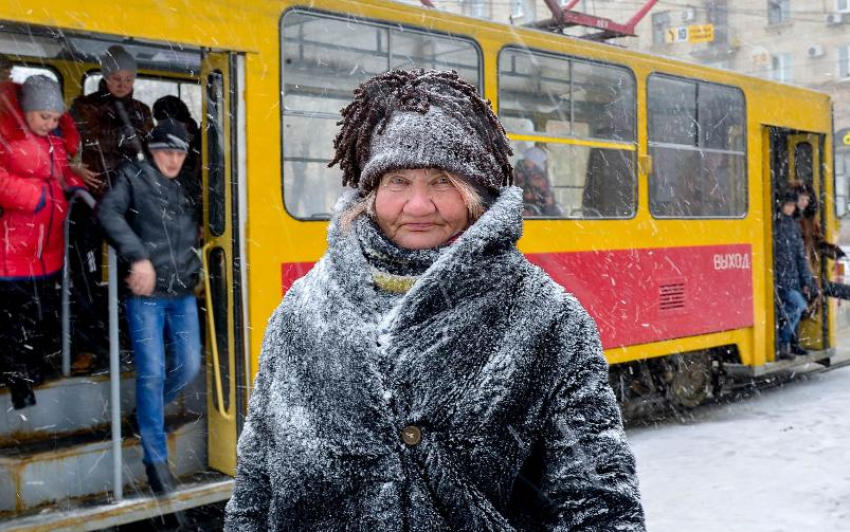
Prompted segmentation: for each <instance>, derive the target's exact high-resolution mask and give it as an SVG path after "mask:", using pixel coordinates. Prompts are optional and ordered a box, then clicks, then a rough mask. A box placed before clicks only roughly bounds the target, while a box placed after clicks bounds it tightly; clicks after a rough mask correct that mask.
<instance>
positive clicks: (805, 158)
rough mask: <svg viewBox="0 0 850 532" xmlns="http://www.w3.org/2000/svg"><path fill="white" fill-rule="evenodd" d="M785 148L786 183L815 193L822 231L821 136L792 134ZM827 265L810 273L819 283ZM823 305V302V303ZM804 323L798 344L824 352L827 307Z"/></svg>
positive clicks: (825, 274) (813, 313) (823, 263)
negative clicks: (795, 183)
mask: <svg viewBox="0 0 850 532" xmlns="http://www.w3.org/2000/svg"><path fill="white" fill-rule="evenodd" d="M787 146H788V180H789V181H802V182H804V183H806V184H807V185H810V186H811V187H812V188H813V189H814V191H815V198H814V199H815V200H817V203H818V207H819V208H818V213H817V215H816V216H817V219H818V222H819V223H820V225H821V227H825V224H824V220H823V214H824V205H822V202H821V201H820V198H821V197H822V194H821V193H822V191H823V176H822V166H821V157H822V156H821V146H822V144H821V135H817V134H814V133H793V134H789V135H788V138H787ZM826 266H827V264H826V261H825V260H822V261H820V268H819V269H820V270H821V271H816V272H812V273H813V274H814V275H815V276H816V277H818V278H820V279H826V278H827V271H826ZM824 301H825V299H824ZM811 310H813V311H814V312H812V313H810V314H809V316H808V318H807V319H804V320H802V321H801V322H800V329H799V334H800V343H801V345H802V346H803V347H806V348H808V349H816V350H820V349H825V348H826V347H828V346H827V345H825V342H824V338H826V335H825V329H824V327H825V319H824V317H825V316H826V312H827V307H826V305H825V304H822V305H818V306H817V307H816V308H813V309H811Z"/></svg>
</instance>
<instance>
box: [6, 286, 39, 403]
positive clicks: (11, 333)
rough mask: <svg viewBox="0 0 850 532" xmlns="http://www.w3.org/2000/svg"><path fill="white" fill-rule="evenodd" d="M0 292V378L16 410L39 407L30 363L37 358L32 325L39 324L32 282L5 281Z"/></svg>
mask: <svg viewBox="0 0 850 532" xmlns="http://www.w3.org/2000/svg"><path fill="white" fill-rule="evenodd" d="M0 284H2V288H0V327H2V331H0V376H2V379H3V382H4V384H6V386H8V387H9V392H10V395H11V399H12V406H13V407H14V408H15V409H21V408H26V407H27V406H30V405H34V404H35V394H34V393H33V383H32V381H31V380H30V376H29V369H28V364H27V359H28V358H31V357H32V356H34V353H33V350H32V346H31V345H29V344H28V342H29V340H28V338H27V328H28V323H30V322H32V321H34V320H35V314H36V312H35V309H36V308H37V307H36V305H35V301H34V298H33V297H32V283H31V282H30V281H4V282H2V283H0Z"/></svg>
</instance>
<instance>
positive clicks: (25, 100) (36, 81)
mask: <svg viewBox="0 0 850 532" xmlns="http://www.w3.org/2000/svg"><path fill="white" fill-rule="evenodd" d="M21 109H22V110H23V111H24V112H25V113H29V112H31V111H50V112H53V113H61V112H64V111H65V101H64V100H63V99H62V90H61V89H60V88H59V84H58V83H57V82H55V81H53V80H52V79H50V78H49V77H47V76H45V75H42V74H37V75H35V76H30V77H28V78H27V79H26V81H24V84H23V85H22V86H21Z"/></svg>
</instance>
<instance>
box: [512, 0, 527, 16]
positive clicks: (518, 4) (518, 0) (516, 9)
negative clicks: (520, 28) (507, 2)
mask: <svg viewBox="0 0 850 532" xmlns="http://www.w3.org/2000/svg"><path fill="white" fill-rule="evenodd" d="M523 15H525V7H524V6H523V0H511V18H522V17H523Z"/></svg>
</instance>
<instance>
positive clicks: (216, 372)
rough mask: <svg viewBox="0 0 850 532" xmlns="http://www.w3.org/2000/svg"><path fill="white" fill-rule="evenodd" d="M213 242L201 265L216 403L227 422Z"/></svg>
mask: <svg viewBox="0 0 850 532" xmlns="http://www.w3.org/2000/svg"><path fill="white" fill-rule="evenodd" d="M212 245H213V242H207V243H206V244H204V247H202V248H201V263H202V264H203V267H204V271H203V276H204V301H206V305H207V312H206V315H207V326H208V327H209V333H210V347H211V349H212V355H213V376H214V377H215V392H216V395H217V396H218V401H216V403H217V404H216V410H218V413H219V415H220V416H221V417H223V418H224V419H226V420H228V421H229V420H230V419H231V418H230V414H228V413H227V411H226V410H225V408H224V393H223V392H222V389H223V388H222V385H221V365H220V364H219V356H218V337H217V336H216V334H215V316H214V315H213V301H212V290H211V289H210V273H209V272H210V268H209V261H208V260H207V252H208V251H209V249H210V248H211V247H212Z"/></svg>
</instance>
